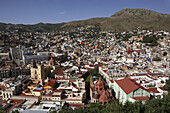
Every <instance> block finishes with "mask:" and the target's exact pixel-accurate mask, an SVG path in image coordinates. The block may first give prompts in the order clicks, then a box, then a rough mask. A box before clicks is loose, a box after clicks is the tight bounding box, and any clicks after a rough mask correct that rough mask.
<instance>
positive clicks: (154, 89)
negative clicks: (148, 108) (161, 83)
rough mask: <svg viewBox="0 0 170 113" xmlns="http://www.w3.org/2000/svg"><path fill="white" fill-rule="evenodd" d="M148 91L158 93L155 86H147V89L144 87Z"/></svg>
mask: <svg viewBox="0 0 170 113" xmlns="http://www.w3.org/2000/svg"><path fill="white" fill-rule="evenodd" d="M146 90H147V91H148V92H150V93H151V92H153V93H160V92H159V91H158V90H157V88H156V87H154V88H149V89H146Z"/></svg>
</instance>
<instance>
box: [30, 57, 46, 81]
mask: <svg viewBox="0 0 170 113" xmlns="http://www.w3.org/2000/svg"><path fill="white" fill-rule="evenodd" d="M43 79H45V72H44V65H43V64H40V65H39V64H37V65H36V63H35V61H34V60H32V63H31V80H32V81H33V82H34V83H38V82H41V81H42V80H43Z"/></svg>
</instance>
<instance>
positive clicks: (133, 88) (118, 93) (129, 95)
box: [112, 78, 150, 104]
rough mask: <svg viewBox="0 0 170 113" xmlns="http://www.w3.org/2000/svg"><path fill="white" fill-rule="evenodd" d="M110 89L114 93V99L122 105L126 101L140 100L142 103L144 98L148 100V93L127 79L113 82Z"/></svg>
mask: <svg viewBox="0 0 170 113" xmlns="http://www.w3.org/2000/svg"><path fill="white" fill-rule="evenodd" d="M112 88H113V90H114V92H115V97H116V98H117V99H118V100H119V102H121V103H122V104H124V103H125V102H126V101H130V102H135V101H136V100H140V99H141V100H143V101H144V100H145V99H146V98H145V97H148V99H149V98H150V93H149V92H148V91H147V90H145V89H143V88H142V87H141V86H140V84H137V83H136V82H135V81H133V80H131V79H129V78H124V79H119V80H115V81H114V83H113V86H112ZM144 98H145V99H144ZM148 99H147V100H148Z"/></svg>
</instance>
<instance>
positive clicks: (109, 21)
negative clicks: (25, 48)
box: [0, 8, 170, 32]
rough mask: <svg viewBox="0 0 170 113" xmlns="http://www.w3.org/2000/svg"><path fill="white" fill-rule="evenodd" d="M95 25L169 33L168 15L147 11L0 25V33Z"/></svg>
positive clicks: (132, 10)
mask: <svg viewBox="0 0 170 113" xmlns="http://www.w3.org/2000/svg"><path fill="white" fill-rule="evenodd" d="M86 25H96V26H98V27H100V29H101V30H103V31H117V32H122V31H130V30H133V29H136V28H137V27H141V28H144V29H152V30H165V31H170V14H162V13H157V12H155V11H151V10H147V9H129V8H127V9H123V10H121V11H119V12H116V13H115V14H113V15H112V16H111V17H107V18H91V19H88V20H80V21H72V22H68V23H60V24H43V23H39V24H35V25H13V24H4V23H0V31H3V30H15V29H19V30H21V31H56V30H69V29H72V28H75V27H79V26H86Z"/></svg>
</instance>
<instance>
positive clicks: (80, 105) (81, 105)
mask: <svg viewBox="0 0 170 113" xmlns="http://www.w3.org/2000/svg"><path fill="white" fill-rule="evenodd" d="M69 106H71V107H77V108H79V107H84V104H69Z"/></svg>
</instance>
